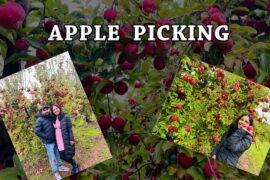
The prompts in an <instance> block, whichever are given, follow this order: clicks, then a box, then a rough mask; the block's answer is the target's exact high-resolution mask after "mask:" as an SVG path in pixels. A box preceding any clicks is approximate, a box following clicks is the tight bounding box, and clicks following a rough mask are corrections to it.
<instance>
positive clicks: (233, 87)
mask: <svg viewBox="0 0 270 180" xmlns="http://www.w3.org/2000/svg"><path fill="white" fill-rule="evenodd" d="M269 102H270V91H269V90H268V89H267V88H265V87H263V86H261V85H258V84H256V83H254V82H252V81H249V80H245V79H243V78H241V77H238V76H236V75H233V74H231V73H229V72H226V71H224V70H222V69H219V68H216V67H214V66H209V65H208V64H206V63H202V62H199V61H192V60H190V59H189V58H187V57H185V58H184V59H183V60H182V63H181V69H180V71H178V72H177V73H176V75H175V77H174V82H173V83H172V86H171V89H170V91H169V93H168V95H167V99H166V102H165V104H164V105H163V107H162V111H161V114H160V117H159V118H158V119H159V120H158V122H157V125H156V129H155V130H154V133H155V134H157V135H158V136H160V137H162V138H165V139H167V140H171V141H173V142H176V143H177V144H179V145H181V146H184V147H187V148H190V149H192V150H195V151H197V152H200V153H203V154H205V155H207V156H210V155H211V156H212V157H213V158H216V159H217V160H220V161H221V162H223V163H227V164H229V165H230V166H233V167H234V166H237V167H238V168H241V169H243V170H246V171H248V172H251V173H253V174H256V175H259V173H260V169H261V167H262V165H263V162H264V160H265V157H266V155H267V152H268V149H269V146H270V135H269V133H268V132H269V130H270V121H269V120H270V117H269V115H266V114H265V113H263V112H267V109H268V108H269ZM260 110H262V112H261V113H259V111H260ZM241 163H242V164H241Z"/></svg>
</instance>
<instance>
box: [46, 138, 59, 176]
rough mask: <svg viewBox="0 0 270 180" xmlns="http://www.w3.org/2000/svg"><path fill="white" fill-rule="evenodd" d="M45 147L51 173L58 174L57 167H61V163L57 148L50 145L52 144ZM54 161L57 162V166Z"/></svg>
mask: <svg viewBox="0 0 270 180" xmlns="http://www.w3.org/2000/svg"><path fill="white" fill-rule="evenodd" d="M45 147H46V150H47V154H48V158H49V161H50V165H51V168H52V171H53V173H56V172H58V167H60V166H62V161H61V158H60V154H59V151H58V149H57V146H56V144H55V143H52V144H45ZM55 160H56V162H57V165H56V163H55Z"/></svg>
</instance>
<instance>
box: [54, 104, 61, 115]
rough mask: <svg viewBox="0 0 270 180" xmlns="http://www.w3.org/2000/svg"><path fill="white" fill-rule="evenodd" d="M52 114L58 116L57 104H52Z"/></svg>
mask: <svg viewBox="0 0 270 180" xmlns="http://www.w3.org/2000/svg"><path fill="white" fill-rule="evenodd" d="M53 114H54V115H56V116H59V114H60V109H59V108H58V107H57V106H53Z"/></svg>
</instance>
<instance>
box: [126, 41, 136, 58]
mask: <svg viewBox="0 0 270 180" xmlns="http://www.w3.org/2000/svg"><path fill="white" fill-rule="evenodd" d="M138 50H139V48H138V44H137V43H134V42H132V43H128V44H127V45H126V47H125V53H126V55H127V56H129V57H135V56H136V55H137V53H138Z"/></svg>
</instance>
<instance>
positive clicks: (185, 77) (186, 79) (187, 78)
mask: <svg viewBox="0 0 270 180" xmlns="http://www.w3.org/2000/svg"><path fill="white" fill-rule="evenodd" d="M183 80H184V81H186V82H187V81H189V77H188V75H187V74H184V75H183Z"/></svg>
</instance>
